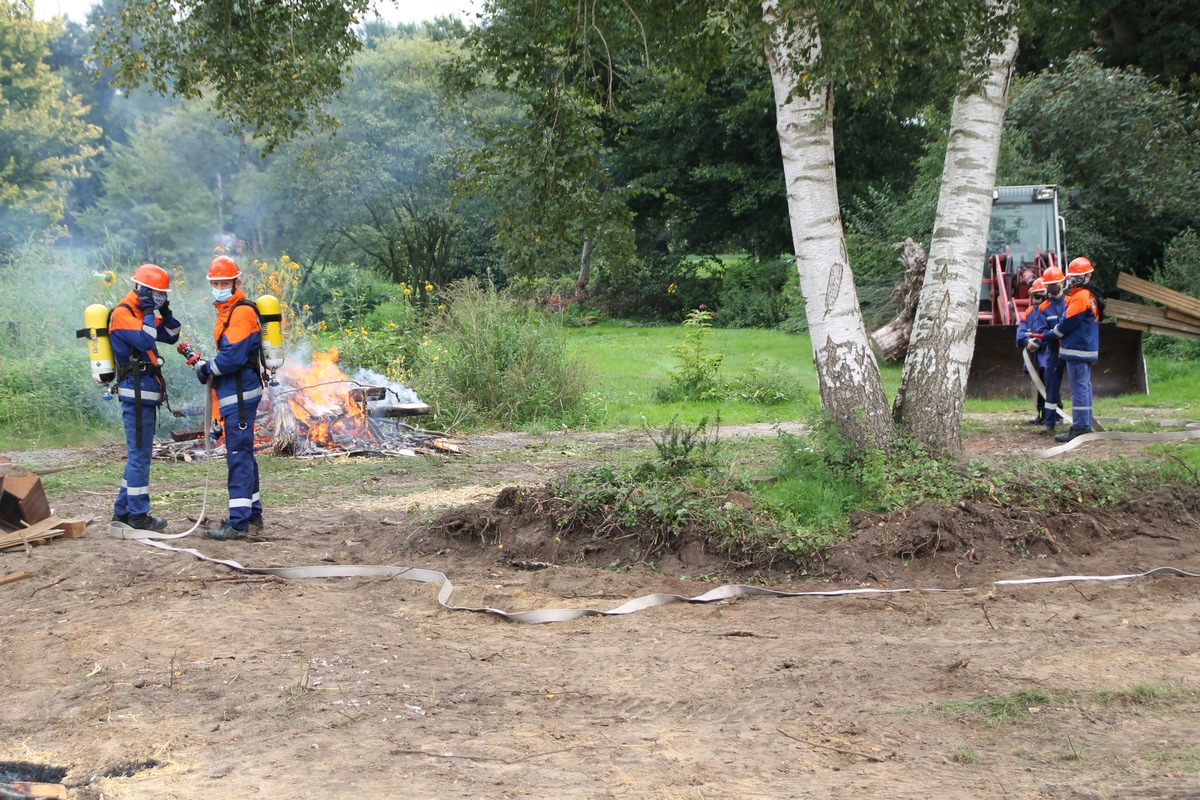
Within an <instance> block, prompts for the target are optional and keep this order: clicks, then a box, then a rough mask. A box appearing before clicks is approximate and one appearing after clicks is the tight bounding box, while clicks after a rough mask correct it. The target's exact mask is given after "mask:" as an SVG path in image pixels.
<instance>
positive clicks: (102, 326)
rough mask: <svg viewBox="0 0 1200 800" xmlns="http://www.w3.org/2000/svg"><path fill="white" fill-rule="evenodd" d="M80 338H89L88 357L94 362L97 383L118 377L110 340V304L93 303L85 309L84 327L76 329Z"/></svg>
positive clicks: (93, 373) (76, 333)
mask: <svg viewBox="0 0 1200 800" xmlns="http://www.w3.org/2000/svg"><path fill="white" fill-rule="evenodd" d="M75 336H76V337H77V338H79V339H86V340H87V348H88V358H89V359H91V362H92V377H93V378H95V379H96V382H97V383H108V382H109V381H111V380H112V379H113V378H115V377H116V374H117V371H116V369H115V368H114V367H113V353H112V345H111V344H110V343H109V341H108V306H105V305H101V304H100V303H92V304H91V305H90V306H88V307H87V308H85V309H84V310H83V328H82V329H80V330H77V331H75Z"/></svg>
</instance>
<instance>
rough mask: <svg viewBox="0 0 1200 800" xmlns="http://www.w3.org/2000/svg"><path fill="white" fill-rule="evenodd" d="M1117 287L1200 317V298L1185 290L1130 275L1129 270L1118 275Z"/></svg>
mask: <svg viewBox="0 0 1200 800" xmlns="http://www.w3.org/2000/svg"><path fill="white" fill-rule="evenodd" d="M1117 288H1118V289H1123V290H1125V291H1127V292H1132V293H1133V294H1136V295H1141V296H1142V297H1145V298H1146V299H1147V300H1153V301H1154V302H1156V303H1159V304H1160V305H1164V306H1166V307H1167V308H1170V309H1174V310H1175V311H1182V312H1183V313H1185V314H1190V315H1192V316H1193V317H1200V300H1197V299H1196V298H1194V297H1189V296H1187V295H1186V294H1184V293H1183V292H1177V291H1175V290H1174V289H1168V288H1167V287H1165V286H1159V285H1158V284H1157V283H1151V282H1150V281H1146V280H1142V279H1141V278H1138V277H1136V276H1133V275H1130V274H1129V273H1128V272H1122V273H1121V274H1120V275H1118V276H1117Z"/></svg>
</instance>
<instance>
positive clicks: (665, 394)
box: [655, 305, 724, 402]
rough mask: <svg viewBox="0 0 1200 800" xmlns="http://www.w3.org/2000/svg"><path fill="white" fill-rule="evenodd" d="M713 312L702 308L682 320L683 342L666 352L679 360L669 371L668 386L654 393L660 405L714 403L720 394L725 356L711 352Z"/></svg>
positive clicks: (721, 391) (689, 313)
mask: <svg viewBox="0 0 1200 800" xmlns="http://www.w3.org/2000/svg"><path fill="white" fill-rule="evenodd" d="M712 321H713V313H712V312H711V311H708V310H706V309H705V308H704V306H703V305H701V306H700V307H699V308H698V309H695V310H693V311H690V312H688V315H687V317H686V318H685V319H684V321H683V326H684V333H683V343H682V344H677V345H672V346H671V347H670V348H669V349H668V352H669V353H670V354H671V355H672V356H674V357H675V358H677V359H678V360H679V366H678V367H677V368H676V369H673V370H670V371H669V372H668V373H667V377H668V378H670V383H669V384H667V385H666V386H663V387H662V388H661V391H657V392H656V393H655V394H656V396H657V398H658V400H659V401H660V402H671V401H674V400H714V399H716V398H719V397H720V396H721V395H722V393H723V388H724V387H723V385H722V381H721V375H720V371H721V360H722V359H723V358H724V356H723V355H722V354H721V353H719V352H715V351H714V350H713V349H712V341H711V340H712Z"/></svg>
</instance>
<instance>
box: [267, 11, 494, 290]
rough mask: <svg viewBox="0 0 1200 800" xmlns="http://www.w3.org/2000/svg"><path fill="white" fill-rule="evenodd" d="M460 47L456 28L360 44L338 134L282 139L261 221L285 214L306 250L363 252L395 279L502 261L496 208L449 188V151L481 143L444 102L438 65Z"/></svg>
mask: <svg viewBox="0 0 1200 800" xmlns="http://www.w3.org/2000/svg"><path fill="white" fill-rule="evenodd" d="M456 50H457V44H456V42H455V41H454V40H441V41H434V40H433V39H431V38H429V37H428V36H426V35H398V34H397V35H392V36H386V37H381V38H379V39H378V40H377V41H375V43H374V46H373V47H372V48H371V49H369V50H368V51H366V52H363V53H361V54H359V55H358V56H357V57H356V58H355V59H354V72H353V75H352V77H351V79H350V81H349V82H348V84H347V86H346V87H345V89H344V90H343V91H342V92H341V94H340V95H339V97H338V98H337V100H336V101H334V102H331V103H330V105H329V109H330V112H331V113H332V114H335V115H336V116H337V117H338V119H339V120H340V126H339V130H338V135H337V136H336V137H328V136H321V135H318V134H314V135H309V136H304V137H300V138H299V139H298V140H297V141H295V142H293V143H289V144H287V145H284V146H282V147H280V148H279V150H278V151H277V154H276V156H275V157H274V158H272V159H271V161H270V162H269V164H268V166H267V170H266V173H267V181H268V183H269V187H268V197H267V199H268V201H269V202H267V203H266V204H264V205H265V208H264V209H263V210H264V212H267V213H265V214H263V215H262V216H261V218H256V219H254V220H253V224H254V226H255V229H259V228H261V229H264V230H265V231H266V232H268V233H274V232H273V231H272V229H271V226H272V225H277V226H278V227H279V231H278V233H277V234H276V235H279V236H283V237H286V241H287V242H288V247H289V248H290V249H292V250H293V252H296V253H300V254H303V256H302V257H303V258H304V259H306V260H310V261H313V262H317V263H324V264H328V263H339V262H340V263H347V262H351V261H353V262H357V263H360V264H363V265H365V266H367V267H370V268H372V269H374V270H375V271H377V272H378V273H380V274H381V275H384V276H386V277H388V278H389V279H390V280H391V281H392V282H394V283H400V282H406V283H409V284H413V283H417V282H424V281H427V280H431V281H433V282H435V283H438V284H446V283H449V282H451V281H453V280H456V279H458V278H461V277H464V276H467V275H473V274H474V275H482V274H484V273H485V272H486V269H487V267H488V266H489V265H491V264H493V263H495V261H496V258H495V255H494V253H493V251H494V249H495V245H494V238H495V237H494V234H493V232H492V231H491V229H490V222H489V220H488V219H487V216H488V213H489V212H487V211H486V208H485V206H484V205H482V204H481V203H478V202H472V201H469V200H467V199H465V198H457V199H456V198H454V197H453V196H452V194H451V192H450V189H449V186H450V184H451V183H452V182H453V181H454V179H455V176H456V173H455V171H454V169H453V168H452V165H451V163H450V160H451V159H450V156H451V153H453V152H454V151H455V150H456V149H458V148H468V149H469V148H471V147H472V146H473V143H472V140H471V138H470V135H469V133H468V131H467V130H466V129H465V127H464V125H463V124H462V122H461V117H460V116H452V115H443V114H442V113H441V106H442V104H443V99H442V95H441V89H440V85H439V82H438V76H439V74H440V71H441V70H442V68H443V65H444V64H445V63H446V62H447V60H448V59H450V58H451V57H452V56H453V54H454V53H455V52H456ZM493 100H494V98H493V97H491V96H483V97H481V98H480V102H481V103H490V102H491V101H493ZM467 108H468V111H470V109H471V107H470V106H468V107H467ZM490 108H491V106H490V105H489V109H490ZM271 211H275V213H274V214H271V213H269V212H271Z"/></svg>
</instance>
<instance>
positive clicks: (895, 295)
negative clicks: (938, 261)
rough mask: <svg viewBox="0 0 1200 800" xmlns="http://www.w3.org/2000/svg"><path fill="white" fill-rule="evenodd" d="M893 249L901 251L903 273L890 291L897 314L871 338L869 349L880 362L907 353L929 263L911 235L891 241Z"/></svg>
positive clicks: (900, 357)
mask: <svg viewBox="0 0 1200 800" xmlns="http://www.w3.org/2000/svg"><path fill="white" fill-rule="evenodd" d="M892 249H893V250H899V251H901V254H900V261H901V263H903V264H904V276H903V277H902V278H901V279H900V283H898V284H896V289H895V291H893V292H892V299H893V300H896V301H897V302H898V303H899V304H900V311H899V313H897V314H896V316H895V317H893V318H892V321H891V322H889V323H888V324H886V325H884V326H883V327H882V328H880V329H879V330H877V331H875V332H874V333H872V334H871V337H870V339H871V349H872V350H874V351H875V357H876V358H878V359H879V360H880V361H902V360H903V359H904V355H905V353H907V352H908V340H909V337H911V336H912V328H913V318H914V317H915V316H916V313H917V302H918V301H919V300H920V298H921V286H922V285H923V284H924V283H925V267H926V265H927V264H928V263H929V257H928V256H927V255H926V253H925V248H924V247H922V246H921V244H920V243H919V242H914V241H913V240H912V239H911V238H908V239H905V240H904V241H903V242H897V243H895V244H893V245H892Z"/></svg>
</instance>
